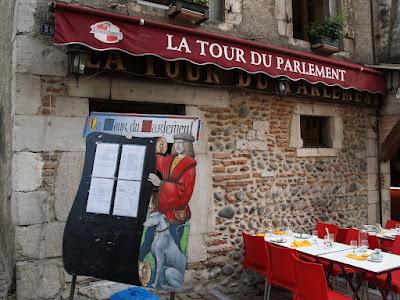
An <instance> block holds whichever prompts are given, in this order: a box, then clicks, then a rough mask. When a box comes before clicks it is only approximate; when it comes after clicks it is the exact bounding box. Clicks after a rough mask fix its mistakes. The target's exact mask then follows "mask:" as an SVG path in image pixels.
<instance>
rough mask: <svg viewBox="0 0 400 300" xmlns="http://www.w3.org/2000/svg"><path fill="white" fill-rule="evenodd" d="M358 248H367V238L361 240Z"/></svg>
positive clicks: (364, 249) (365, 249)
mask: <svg viewBox="0 0 400 300" xmlns="http://www.w3.org/2000/svg"><path fill="white" fill-rule="evenodd" d="M360 248H361V249H362V250H363V251H367V249H368V240H361V245H360Z"/></svg>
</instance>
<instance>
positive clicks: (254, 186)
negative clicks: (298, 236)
mask: <svg viewBox="0 0 400 300" xmlns="http://www.w3.org/2000/svg"><path fill="white" fill-rule="evenodd" d="M16 2H17V3H16V4H15V6H14V3H13V2H12V1H7V7H4V8H3V7H2V8H3V9H6V10H7V11H9V12H10V14H9V15H10V16H13V15H14V16H15V18H14V20H11V19H4V20H7V22H8V23H7V24H4V22H6V21H3V19H2V20H1V21H0V24H1V28H12V26H10V24H11V23H12V22H14V23H13V24H14V27H15V28H16V37H15V40H14V42H13V43H12V44H11V43H8V44H7V43H5V42H4V41H0V49H1V50H3V49H6V50H7V51H8V50H9V51H8V52H11V48H10V45H12V51H13V69H12V70H11V65H10V62H9V61H7V59H6V58H7V57H3V56H2V55H3V53H6V52H7V51H6V52H4V51H1V52H0V53H1V54H0V56H1V57H2V60H1V61H0V62H1V66H2V67H3V68H2V70H9V72H4V71H3V72H2V73H1V76H0V82H1V86H2V87H7V88H6V89H5V90H4V89H2V90H1V92H0V99H1V102H0V105H1V106H0V108H2V109H3V110H2V114H3V116H4V117H3V124H2V126H3V127H2V131H1V132H2V133H3V132H5V133H6V134H5V135H3V134H2V136H1V138H3V136H4V139H5V140H4V141H1V142H0V146H2V147H3V148H0V149H3V151H4V152H0V154H1V155H2V156H1V159H2V162H5V163H2V164H0V173H1V175H2V180H3V181H4V182H2V184H1V185H0V196H1V202H0V208H1V211H2V212H5V213H6V215H4V218H3V215H1V218H0V225H1V227H0V230H1V231H0V232H1V236H0V238H3V237H4V241H3V240H1V243H0V250H1V252H0V253H2V254H3V256H5V257H7V258H6V259H4V262H5V263H4V265H5V266H8V267H6V268H5V269H6V271H8V272H9V273H10V274H11V268H12V266H13V265H14V260H15V261H16V262H15V270H16V296H17V298H18V299H67V298H68V293H69V285H70V282H71V276H70V275H68V274H67V273H66V272H65V271H64V269H63V266H62V258H61V255H62V253H61V245H62V235H63V228H64V225H65V222H66V219H67V216H68V213H69V210H70V207H71V205H72V202H73V200H74V196H75V193H76V190H77V188H78V184H79V182H80V177H81V172H82V164H83V158H84V150H85V140H84V139H83V138H82V136H81V132H82V128H83V124H84V122H85V116H87V115H88V113H89V105H88V103H89V99H90V98H100V99H107V100H109V101H113V100H124V101H140V102H143V101H145V102H149V103H150V102H154V103H173V104H184V105H185V108H186V113H187V114H188V115H197V116H200V117H201V119H202V121H203V127H202V132H201V140H200V142H199V143H198V144H196V145H195V152H196V159H197V161H198V167H197V172H198V174H201V176H198V178H197V182H196V186H195V191H194V194H193V197H192V200H191V202H190V205H191V208H192V211H194V212H196V214H194V215H193V218H192V229H191V237H190V242H189V243H190V244H189V270H188V272H187V274H186V276H187V280H186V282H187V287H198V286H199V285H209V284H221V285H222V286H224V287H225V289H226V290H227V291H228V290H230V289H232V288H235V287H237V286H238V280H237V279H238V272H239V271H240V268H241V261H240V259H241V255H242V254H241V251H242V250H241V249H242V239H241V231H242V230H249V231H253V232H255V231H263V230H264V229H265V226H266V225H267V221H268V220H269V219H271V220H272V221H273V222H274V223H277V224H281V223H282V224H286V225H288V226H291V227H293V228H295V229H296V230H305V231H310V230H311V228H312V226H313V224H314V222H315V221H316V220H319V219H320V220H326V221H332V222H335V223H339V224H341V225H358V224H360V223H361V222H367V221H368V220H369V221H372V222H374V221H375V220H376V216H377V204H376V203H377V199H378V196H377V195H378V187H377V184H376V178H377V168H376V166H377V161H376V159H377V158H376V152H374V149H375V148H374V141H376V131H374V127H373V125H374V111H373V110H371V109H369V108H367V107H359V106H352V105H349V104H335V105H332V104H329V103H328V104H322V103H321V107H323V108H324V109H325V110H334V111H335V118H336V117H338V118H340V120H341V121H340V122H341V123H340V124H341V126H342V127H341V128H342V130H340V131H341V133H342V135H339V137H338V139H339V140H340V141H341V144H340V147H335V149H336V150H335V152H334V154H333V155H332V153H331V154H330V155H326V153H327V152H323V151H321V153H319V155H316V156H310V155H308V156H299V155H298V152H297V149H296V147H294V146H293V145H291V144H290V135H291V126H292V122H293V119H294V118H296V107H297V106H298V104H299V103H301V104H304V105H305V106H307V105H313V104H314V103H315V102H318V101H317V100H311V99H307V98H304V97H303V98H296V97H284V99H283V101H281V100H280V99H278V98H277V97H275V96H271V95H268V96H267V95H265V94H262V93H258V92H249V91H240V90H228V89H224V88H213V87H204V86H188V85H182V84H174V83H165V82H160V83H157V91H156V92H155V88H154V82H149V81H148V80H146V79H133V78H132V79H127V78H123V79H122V78H119V77H118V76H115V77H113V78H112V80H111V77H107V76H102V75H99V76H94V77H87V76H81V77H79V78H77V79H76V78H73V77H72V76H69V75H68V74H67V55H66V49H65V48H63V47H55V46H53V45H52V39H51V38H50V37H47V36H43V35H40V34H39V31H38V29H39V27H40V24H41V22H43V21H44V20H45V18H46V15H47V6H46V3H47V1H42V0H40V1H36V0H29V1H22V0H21V1H16ZM74 2H76V3H84V4H85V5H88V6H92V7H97V8H101V9H107V10H112V11H117V12H120V13H128V14H132V15H142V16H146V17H150V18H154V19H162V20H164V21H167V19H165V17H164V15H165V12H164V11H163V10H162V9H157V8H154V7H150V6H145V5H142V4H138V2H137V1H122V0H121V1H111V0H110V1H98V0H91V1H74ZM341 2H343V3H342V4H341V5H342V7H343V8H344V7H345V6H344V5H345V4H346V3H347V4H346V5H348V3H350V2H352V3H353V4H352V6H351V7H350V8H349V10H348V11H349V13H350V14H354V15H355V16H354V20H353V21H352V23H351V24H349V28H348V32H349V33H348V35H347V36H346V40H345V42H344V46H345V47H344V51H342V53H339V54H338V55H337V56H339V57H340V58H351V59H352V60H353V61H355V62H363V63H371V62H372V56H371V53H370V50H368V49H369V48H370V47H368V45H366V43H367V44H369V43H370V35H371V34H370V32H369V29H368V27H367V26H364V25H363V24H362V23H361V21H360V20H362V19H368V18H366V14H367V12H368V9H369V7H368V5H364V3H362V4H361V1H341ZM359 2H360V3H359ZM290 3H291V1H288V0H285V1H280V0H276V1H273V0H269V1H267V3H265V1H250V0H243V1H233V0H227V1H225V21H224V22H217V21H210V22H208V23H205V24H204V25H201V26H200V27H201V28H202V29H205V30H210V31H217V32H223V33H225V34H229V35H234V36H241V37H244V38H247V39H253V40H258V41H261V42H268V43H272V44H278V45H283V46H285V47H297V48H300V49H304V50H305V51H310V50H309V45H308V43H307V42H304V41H296V40H294V39H293V38H292V25H291V20H290V18H286V16H287V15H288V13H290V14H291V6H290ZM2 5H6V4H2ZM14 7H15V10H16V11H15V13H13V12H14ZM356 12H359V13H360V15H358V14H357V15H356ZM10 18H11V17H10ZM255 20H256V22H255ZM361 27H362V30H361ZM364 27H365V28H364ZM359 29H360V30H359ZM352 32H357V34H355V35H354V34H353V33H352ZM10 35H11V33H10ZM361 41H362V42H361ZM1 43H3V44H1ZM8 58H9V57H8ZM11 79H13V81H12V84H11ZM11 103H12V105H11ZM297 114H298V111H297ZM11 136H12V142H11ZM335 145H336V144H335ZM324 153H325V154H324ZM382 169H383V170H385V171H386V173H385V174H387V168H386V169H385V168H382ZM386 203H388V202H386ZM10 206H12V209H11V208H10ZM11 211H12V218H13V226H11V216H8V215H7V214H10V215H11ZM13 231H15V239H14V237H13V235H12V232H13ZM3 233H4V234H3ZM2 245H5V246H6V247H4V246H2ZM14 248H15V250H14ZM2 266H3V264H2V259H1V257H0V273H1V271H2V269H1V268H2ZM216 278H218V280H216ZM122 288H126V286H125V285H121V284H116V283H110V282H104V281H98V280H96V279H92V278H87V277H78V285H77V294H78V296H77V297H76V299H104V298H107V297H108V296H109V295H110V294H111V293H113V292H115V291H117V290H119V289H122Z"/></svg>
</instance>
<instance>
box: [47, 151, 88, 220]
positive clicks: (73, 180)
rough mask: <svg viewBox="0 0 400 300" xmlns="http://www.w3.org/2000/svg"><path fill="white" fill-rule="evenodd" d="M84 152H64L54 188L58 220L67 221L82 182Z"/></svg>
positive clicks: (55, 209)
mask: <svg viewBox="0 0 400 300" xmlns="http://www.w3.org/2000/svg"><path fill="white" fill-rule="evenodd" d="M84 159H85V153H84V152H64V153H62V154H61V158H60V161H59V165H58V170H57V177H56V180H55V188H54V196H55V203H54V211H55V215H56V219H57V220H59V221H66V220H67V217H68V214H69V211H70V210H71V206H72V203H73V202H74V199H75V195H76V191H77V190H78V187H79V183H80V180H81V175H82V169H83V163H84Z"/></svg>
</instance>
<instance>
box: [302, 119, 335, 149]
mask: <svg viewBox="0 0 400 300" xmlns="http://www.w3.org/2000/svg"><path fill="white" fill-rule="evenodd" d="M328 121H329V118H328V117H315V116H300V130H301V139H302V140H303V148H328V146H329V145H328V135H329V130H328V129H329V128H328Z"/></svg>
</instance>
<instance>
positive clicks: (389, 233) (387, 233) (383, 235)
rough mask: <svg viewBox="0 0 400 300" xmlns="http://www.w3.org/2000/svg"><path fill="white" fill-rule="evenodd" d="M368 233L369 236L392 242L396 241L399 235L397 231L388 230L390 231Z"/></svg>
mask: <svg viewBox="0 0 400 300" xmlns="http://www.w3.org/2000/svg"><path fill="white" fill-rule="evenodd" d="M367 233H368V234H369V235H375V236H377V237H378V238H380V239H385V240H391V241H394V239H395V238H396V235H397V234H398V233H397V232H396V231H395V230H388V229H385V231H384V232H383V233H376V232H368V231H367Z"/></svg>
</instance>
